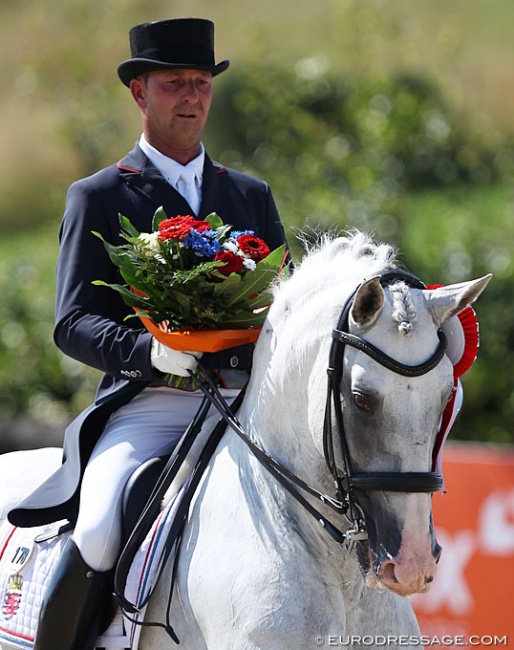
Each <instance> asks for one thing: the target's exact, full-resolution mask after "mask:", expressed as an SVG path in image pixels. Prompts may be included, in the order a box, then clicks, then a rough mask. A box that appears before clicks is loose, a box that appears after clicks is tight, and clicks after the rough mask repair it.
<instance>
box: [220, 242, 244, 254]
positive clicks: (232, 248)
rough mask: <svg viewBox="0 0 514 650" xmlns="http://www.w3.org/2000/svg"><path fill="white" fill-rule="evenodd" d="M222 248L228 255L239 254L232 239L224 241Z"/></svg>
mask: <svg viewBox="0 0 514 650" xmlns="http://www.w3.org/2000/svg"><path fill="white" fill-rule="evenodd" d="M223 248H224V249H225V250H226V251H229V252H230V253H234V254H235V255H238V254H239V255H240V254H241V252H240V251H239V247H238V245H237V244H236V242H235V241H233V240H232V239H229V240H228V241H226V242H225V243H224V244H223Z"/></svg>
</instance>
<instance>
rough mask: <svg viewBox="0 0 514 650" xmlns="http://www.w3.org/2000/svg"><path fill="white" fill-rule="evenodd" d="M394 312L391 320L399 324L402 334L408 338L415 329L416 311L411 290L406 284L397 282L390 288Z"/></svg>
mask: <svg viewBox="0 0 514 650" xmlns="http://www.w3.org/2000/svg"><path fill="white" fill-rule="evenodd" d="M389 293H390V295H391V298H392V303H393V304H392V307H393V311H392V313H391V318H392V319H393V321H395V322H396V323H397V324H398V331H399V332H400V334H403V335H404V336H407V335H408V334H410V333H411V332H412V330H413V329H414V321H415V319H416V310H415V307H414V302H413V300H412V294H411V290H410V288H409V287H408V286H407V285H406V284H405V282H397V283H395V284H393V285H391V286H390V287H389Z"/></svg>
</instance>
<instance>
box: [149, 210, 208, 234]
mask: <svg viewBox="0 0 514 650" xmlns="http://www.w3.org/2000/svg"><path fill="white" fill-rule="evenodd" d="M210 227H211V226H210V224H209V223H208V222H207V221H197V220H196V219H195V218H194V217H192V216H191V215H190V214H188V215H185V216H183V215H178V216H177V217H171V218H170V219H164V220H163V221H161V223H160V224H159V233H158V235H157V239H158V240H159V241H166V240H168V239H178V240H179V241H183V240H184V237H187V235H189V231H190V230H191V228H195V229H196V230H198V231H199V232H203V231H204V230H209V229H210Z"/></svg>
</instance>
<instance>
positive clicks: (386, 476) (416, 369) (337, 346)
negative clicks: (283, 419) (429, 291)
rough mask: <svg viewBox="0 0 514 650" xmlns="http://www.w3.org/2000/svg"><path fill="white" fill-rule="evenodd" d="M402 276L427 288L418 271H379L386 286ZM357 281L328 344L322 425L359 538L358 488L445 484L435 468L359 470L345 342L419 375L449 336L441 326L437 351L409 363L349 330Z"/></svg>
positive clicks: (416, 488)
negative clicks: (348, 415) (348, 404)
mask: <svg viewBox="0 0 514 650" xmlns="http://www.w3.org/2000/svg"><path fill="white" fill-rule="evenodd" d="M398 281H403V282H405V283H406V284H407V285H409V286H410V287H413V288H415V289H426V286H425V285H424V284H423V283H422V282H421V281H420V280H418V278H416V277H415V276H413V275H411V274H410V273H407V272H405V271H401V270H399V269H395V270H392V271H387V272H384V273H382V274H381V276H380V283H381V285H382V286H384V287H385V286H388V285H390V284H393V283H395V282H398ZM358 289H359V287H357V289H356V290H355V291H354V293H353V294H352V295H351V296H350V298H349V299H348V300H347V302H346V304H345V306H344V307H343V310H342V312H341V316H340V317H339V322H338V324H337V328H336V329H334V330H333V332H332V338H333V341H332V346H331V349H330V357H329V367H328V370H327V372H328V391H327V403H326V408H325V422H324V428H323V449H324V454H325V460H326V462H327V465H328V467H329V469H330V472H331V473H332V476H333V477H334V481H335V483H336V487H337V491H338V496H339V499H340V501H341V502H342V503H344V504H345V509H346V514H347V516H348V518H349V519H350V520H351V522H352V523H353V524H354V530H355V539H356V540H357V539H363V538H364V536H365V528H364V521H363V518H362V515H359V514H358V513H359V512H360V510H361V509H360V507H359V506H358V503H357V499H356V495H355V491H356V490H361V491H372V490H380V491H386V492H437V491H438V490H440V489H441V487H442V477H441V475H440V474H439V473H437V472H363V473H355V472H353V470H352V463H351V458H350V453H349V449H348V441H347V436H346V432H345V428H344V422H343V412H342V407H341V398H340V385H341V380H342V376H343V367H344V352H345V348H346V346H347V345H349V346H351V347H353V348H356V349H357V350H360V351H361V352H364V353H365V354H367V355H368V356H369V357H371V358H372V359H374V360H375V361H377V362H378V363H380V364H381V365H382V366H384V367H385V368H387V369H388V370H391V371H392V372H395V373H397V374H400V375H403V376H406V377H420V376H421V375H424V374H426V373H427V372H430V371H431V370H432V369H433V368H435V367H436V366H437V364H438V363H439V362H440V361H441V359H442V358H443V356H444V353H445V351H446V346H447V340H446V337H445V335H444V334H443V332H442V331H441V330H439V331H438V333H437V334H438V337H439V344H438V346H437V349H436V350H435V352H434V354H433V355H432V356H431V357H430V358H429V359H428V360H427V361H424V362H423V363H421V364H418V365H413V366H410V365H405V364H403V363H400V362H398V361H396V360H395V359H393V358H391V357H390V356H388V355H387V354H385V353H384V352H382V351H381V350H379V349H378V348H377V347H375V346H374V345H371V343H368V342H367V341H365V340H364V339H362V338H361V337H359V336H356V335H354V334H350V333H349V331H348V329H349V324H348V323H349V313H350V309H351V307H352V305H353V301H354V298H355V295H356V293H357V291H358ZM332 415H334V417H335V423H336V427H337V434H338V437H339V445H340V449H341V456H342V459H341V460H342V474H341V471H340V469H339V467H338V466H337V463H336V460H335V455H334V431H333V426H332V422H333V417H332Z"/></svg>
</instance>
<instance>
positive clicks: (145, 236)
mask: <svg viewBox="0 0 514 650" xmlns="http://www.w3.org/2000/svg"><path fill="white" fill-rule="evenodd" d="M157 235H158V233H157V232H142V233H140V234H139V237H138V240H139V241H140V242H141V248H144V249H146V250H148V252H149V253H150V254H153V253H158V252H159V251H160V250H161V243H160V242H159V240H158V239H157Z"/></svg>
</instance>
